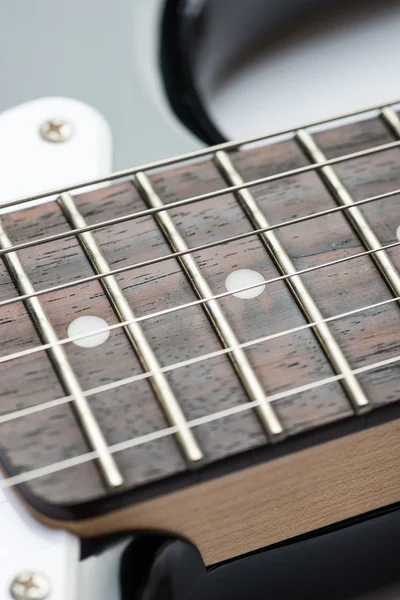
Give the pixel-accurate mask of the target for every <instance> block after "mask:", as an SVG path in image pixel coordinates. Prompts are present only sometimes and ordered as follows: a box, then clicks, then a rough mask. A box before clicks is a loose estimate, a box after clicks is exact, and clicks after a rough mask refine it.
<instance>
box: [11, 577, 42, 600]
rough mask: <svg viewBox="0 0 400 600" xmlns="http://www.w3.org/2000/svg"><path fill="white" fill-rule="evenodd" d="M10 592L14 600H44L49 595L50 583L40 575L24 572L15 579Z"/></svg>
mask: <svg viewBox="0 0 400 600" xmlns="http://www.w3.org/2000/svg"><path fill="white" fill-rule="evenodd" d="M10 592H11V595H12V597H13V598H15V600H44V599H45V598H47V596H48V595H49V593H50V583H49V581H48V579H47V578H46V577H45V576H44V575H42V574H41V573H35V572H33V571H24V572H23V573H20V574H19V575H17V577H15V579H14V581H13V582H12V584H11V588H10Z"/></svg>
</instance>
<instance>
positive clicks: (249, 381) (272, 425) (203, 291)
mask: <svg viewBox="0 0 400 600" xmlns="http://www.w3.org/2000/svg"><path fill="white" fill-rule="evenodd" d="M135 181H136V183H137V186H138V189H139V190H140V192H141V193H142V195H143V196H144V198H145V200H146V203H147V204H148V205H149V206H150V207H160V206H163V203H162V200H161V198H160V197H159V196H158V194H157V193H156V192H155V190H154V188H153V187H152V185H151V183H150V180H149V179H148V178H147V177H146V175H145V174H144V173H137V174H136V178H135ZM155 219H156V221H157V223H158V224H159V226H160V228H161V230H162V232H163V233H164V235H165V236H166V238H167V239H168V241H169V243H170V245H171V248H172V249H173V250H174V251H175V252H179V251H182V250H187V249H188V246H187V244H186V242H185V241H184V239H183V237H182V236H181V235H180V233H179V231H178V229H177V227H176V226H175V224H174V222H173V220H172V219H171V217H170V216H169V214H168V213H167V212H166V211H165V212H164V211H161V212H158V213H156V215H155ZM178 260H179V263H180V264H181V266H182V268H183V269H184V271H185V272H186V274H187V276H188V279H189V281H190V283H191V285H192V286H193V288H194V290H195V291H196V293H197V295H198V296H199V297H200V298H211V296H212V291H211V289H210V287H209V285H208V283H207V281H206V279H205V278H204V277H203V275H202V273H201V271H200V269H199V267H198V265H197V263H196V261H195V259H194V258H193V257H192V256H191V255H190V254H186V255H184V256H181V257H180V258H179V259H178ZM204 308H205V310H206V312H207V314H208V315H209V318H210V320H211V322H212V323H213V325H214V326H215V329H216V332H217V334H218V336H219V338H220V340H221V342H222V344H223V345H224V346H225V347H228V346H229V347H234V348H235V347H236V346H237V345H238V343H239V342H238V340H237V338H236V335H235V334H234V332H233V330H232V328H231V326H230V324H229V322H228V320H227V318H226V316H225V314H224V313H223V311H222V310H221V308H220V305H219V303H218V302H217V301H216V300H209V301H208V302H207V303H206V304H204ZM228 356H229V357H230V359H231V361H232V363H233V365H234V367H235V369H236V371H237V374H238V376H239V378H240V380H241V382H242V384H243V386H244V388H245V390H246V392H247V393H248V395H249V398H250V399H251V400H252V401H257V402H259V405H258V406H257V408H256V411H257V414H258V416H259V418H260V420H261V422H262V424H263V425H264V427H265V428H266V431H267V432H268V434H269V435H270V437H271V439H272V440H275V439H281V438H282V437H283V436H284V435H285V433H284V430H283V428H282V426H281V424H280V422H279V420H278V417H277V416H276V414H275V411H274V410H273V408H272V407H271V406H270V405H269V403H268V401H266V399H265V392H264V390H263V388H262V386H261V384H260V382H259V380H258V378H257V376H256V375H255V373H254V371H253V369H252V367H251V365H250V363H249V361H248V359H247V356H246V354H245V352H244V351H243V350H242V349H241V348H235V349H234V350H232V352H230V353H229V355H228Z"/></svg>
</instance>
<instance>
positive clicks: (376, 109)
mask: <svg viewBox="0 0 400 600" xmlns="http://www.w3.org/2000/svg"><path fill="white" fill-rule="evenodd" d="M398 104H399V100H395V101H394V102H385V104H378V105H374V106H370V107H367V108H363V109H361V110H355V111H351V112H348V113H345V114H340V115H337V116H335V117H331V118H328V119H322V120H318V121H311V122H309V123H306V124H304V125H302V126H301V127H297V128H293V127H291V128H288V129H285V130H283V131H276V132H273V133H268V134H263V135H260V136H256V137H251V138H247V139H244V140H239V141H237V140H235V141H229V142H223V143H221V144H218V145H215V146H210V147H206V148H201V149H200V150H194V151H193V152H187V153H185V154H180V155H177V156H173V157H170V158H167V159H161V160H158V161H153V162H151V163H145V164H143V165H139V166H138V167H134V168H132V169H125V170H122V171H117V172H115V173H112V174H111V175H105V176H102V177H96V178H94V179H90V180H89V179H88V180H84V181H81V182H78V183H75V184H73V185H69V186H67V187H65V186H64V187H60V188H54V189H52V190H47V191H46V192H39V193H38V194H31V195H29V196H23V197H21V198H17V199H15V200H11V201H10V202H6V203H4V204H2V208H10V207H13V206H17V205H19V204H24V203H27V202H31V201H33V200H40V199H43V198H47V197H49V196H56V195H59V194H63V193H64V192H68V191H72V190H77V189H80V188H85V187H88V186H93V185H97V184H102V183H107V182H109V181H115V180H117V179H122V178H123V177H129V176H132V175H134V174H135V173H137V172H138V171H150V170H155V169H158V168H161V167H167V166H172V165H174V164H178V163H181V162H184V161H190V160H193V159H196V158H201V157H203V156H208V155H210V154H212V153H214V152H218V151H219V150H234V149H237V148H239V147H240V146H244V145H247V144H252V143H255V142H260V141H262V140H271V141H272V140H273V139H274V138H279V137H281V136H283V135H286V134H290V133H292V134H293V133H295V132H296V131H297V130H298V129H310V128H312V127H316V126H318V125H324V124H329V123H335V122H336V121H340V120H343V119H347V118H349V117H355V116H358V115H367V114H368V113H371V119H372V118H376V117H378V116H379V114H380V112H381V111H382V109H383V108H385V107H386V106H388V107H395V106H396V105H398Z"/></svg>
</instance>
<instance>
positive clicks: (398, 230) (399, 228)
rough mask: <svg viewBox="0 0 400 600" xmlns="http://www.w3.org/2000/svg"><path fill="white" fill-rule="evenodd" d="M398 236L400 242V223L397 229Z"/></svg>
mask: <svg viewBox="0 0 400 600" xmlns="http://www.w3.org/2000/svg"><path fill="white" fill-rule="evenodd" d="M396 237H397V239H398V240H399V242H400V225H399V226H398V228H397V229H396Z"/></svg>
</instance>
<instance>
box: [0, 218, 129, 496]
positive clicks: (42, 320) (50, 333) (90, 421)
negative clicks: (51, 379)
mask: <svg viewBox="0 0 400 600" xmlns="http://www.w3.org/2000/svg"><path fill="white" fill-rule="evenodd" d="M11 245H12V244H11V241H10V239H9V238H8V236H7V234H6V232H5V230H4V228H3V226H2V224H1V223H0V247H2V248H9V247H11ZM4 261H5V264H6V266H7V268H8V270H9V272H10V274H11V276H12V278H13V280H14V281H15V284H16V286H17V288H18V289H19V291H20V293H22V294H31V293H33V292H34V287H33V285H32V283H31V281H30V279H29V277H28V276H27V274H26V272H25V270H24V268H23V266H22V264H21V262H20V260H19V258H18V256H17V254H16V253H13V252H10V253H9V254H7V255H5V257H4ZM26 308H27V310H28V312H29V314H30V316H31V318H32V321H33V322H34V325H35V327H36V329H37V331H38V333H39V335H40V337H41V339H42V341H43V343H50V344H56V343H57V341H58V338H57V335H56V333H55V331H54V329H53V327H52V325H51V322H50V321H49V319H48V317H47V315H46V313H45V311H44V310H43V307H42V304H41V301H40V300H39V299H38V298H30V299H29V300H27V301H26ZM48 354H49V356H50V358H51V360H52V362H53V365H54V367H55V370H56V372H57V374H58V376H59V378H60V380H61V382H62V385H63V387H64V389H65V391H66V393H67V394H71V395H72V396H73V397H74V400H73V407H74V409H75V412H76V415H77V419H78V422H79V424H80V426H81V427H82V430H83V431H84V433H85V436H86V438H87V440H88V442H89V445H90V447H91V448H92V450H95V451H96V452H97V453H98V464H99V467H100V470H101V473H102V476H103V477H104V479H105V481H106V483H107V485H108V486H109V487H110V488H116V487H119V486H121V485H122V484H123V478H122V475H121V473H120V471H119V469H118V466H117V464H116V462H115V460H114V457H113V456H112V455H111V454H110V453H109V451H108V446H107V443H106V440H105V438H104V435H103V433H102V431H101V429H100V427H99V425H98V423H97V421H96V419H95V417H94V415H93V412H92V410H91V408H90V406H89V403H88V402H87V400H86V398H85V396H84V395H83V393H82V389H81V386H80V384H79V381H78V379H77V377H76V375H75V373H74V371H73V369H72V367H71V365H70V363H69V361H68V358H67V355H66V353H65V351H64V349H63V348H62V347H61V346H53V347H52V348H50V349H49V350H48Z"/></svg>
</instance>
